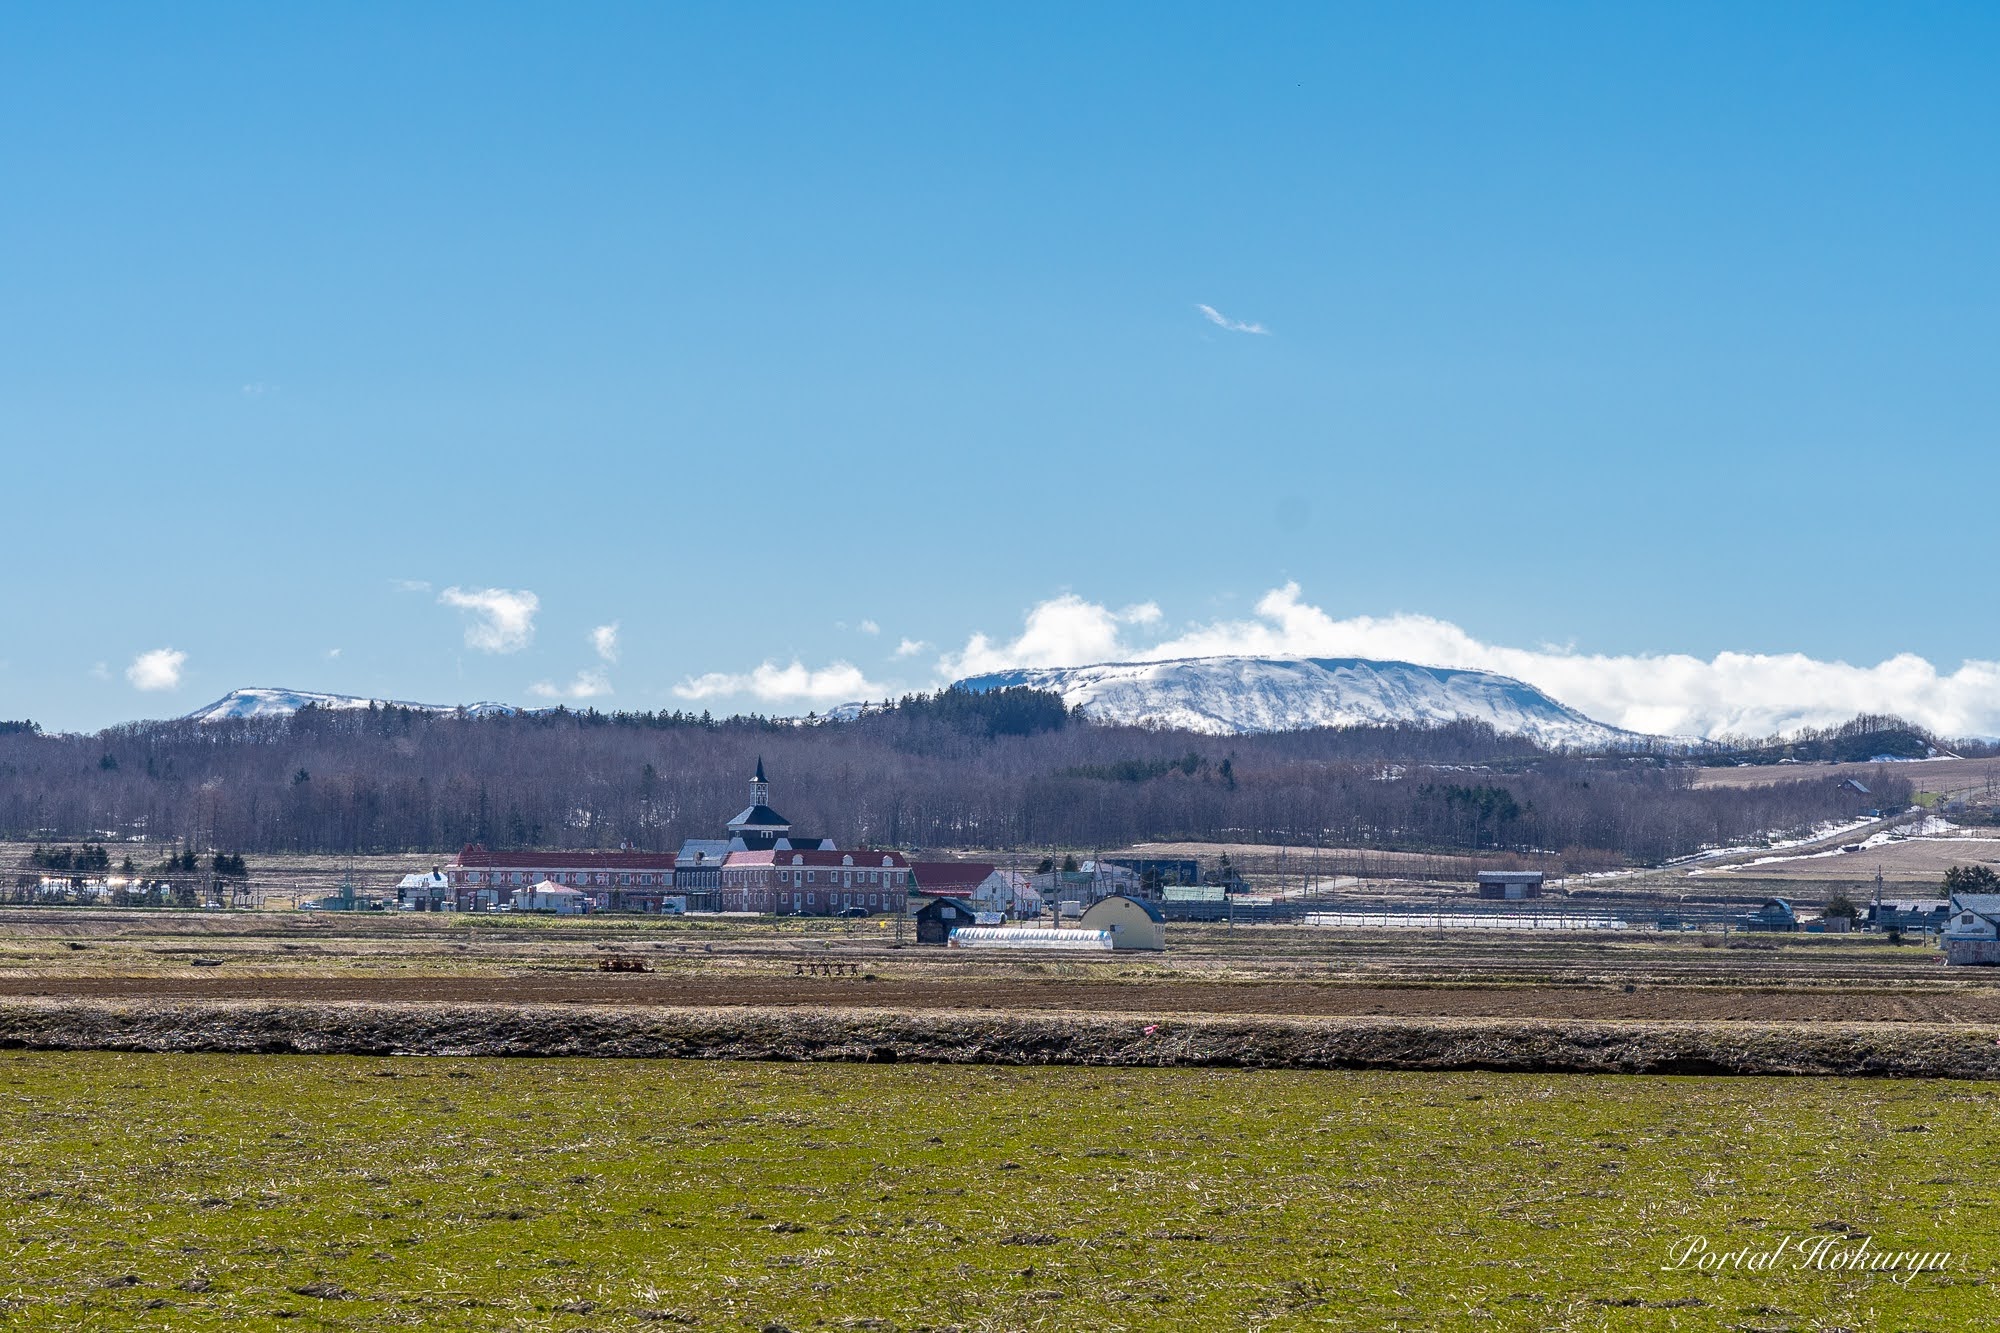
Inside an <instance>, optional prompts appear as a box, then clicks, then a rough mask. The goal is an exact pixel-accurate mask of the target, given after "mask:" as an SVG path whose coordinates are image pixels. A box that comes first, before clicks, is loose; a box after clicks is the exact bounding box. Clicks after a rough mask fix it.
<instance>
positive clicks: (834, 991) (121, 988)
mask: <svg viewBox="0 0 2000 1333" xmlns="http://www.w3.org/2000/svg"><path fill="white" fill-rule="evenodd" d="M22 995H31V996H46V997H51V998H63V999H120V1000H260V1001H274V1000H278V1001H302V1002H308V1003H310V1002H326V1001H372V1002H376V1003H410V1002H417V1003H424V1002H431V1003H449V1004H482V1003H486V1004H514V1005H518V1004H592V1005H604V1004H613V1005H655V1006H669V1007H677V1008H678V1007H703V1008H709V1007H732V1006H764V1007H772V1006H775V1007H795V1008H800V1009H807V1010H819V1009H826V1008H834V1007H839V1008H855V1007H865V1008H884V1009H899V1010H924V1009H929V1010H939V1009H998V1010H1013V1011H1018V1010H1036V1011H1043V1012H1048V1011H1056V1012H1061V1011H1072V1012H1077V1013H1097V1014H1112V1013H1124V1014H1144V1015H1156V1014H1168V1013H1174V1014H1215V1015H1231V1014H1264V1015H1293V1016H1299V1017H1343V1016H1357V1015H1384V1016H1395V1017H1409V1018H1547V1019H1647V1020H1682V1019H1686V1020H1706V1021H1746V1022H1774V1021H1790V1022H1799V1021H1804V1022H1813V1021H1821V1022H1839V1023H1871V1022H1890V1023H1984V1024H1992V1023H2000V992H1996V991H1991V990H1983V989H1982V990H1964V991H1958V992H1955V993H1929V994H1910V993H1902V994H1897V993H1889V992H1879V991H1877V992H1871V991H1853V990H1849V991H1842V992H1839V993H1829V992H1826V991H1818V992H1815V991H1811V990H1782V989H1779V990H1752V989H1738V988H1723V987H1713V988H1711V987H1690V986H1674V987H1666V988H1661V989H1657V990H1655V989H1647V988H1640V989H1637V990H1634V991H1632V992H1629V993H1628V992H1626V991H1625V990H1623V989H1622V988H1618V987H1586V986H1478V987H1447V986H1425V987H1376V986H1353V985H1311V984H1299V983H1249V984H1227V983H1215V982H1177V981H1164V982H1157V983H1150V984H1136V985H1135V984H1130V983H1125V984H1120V983H1115V982H1103V983H1099V982H1090V981H1037V980H992V981H977V982H963V981H948V980H944V981H898V980H882V981H872V982H871V981H861V980H833V979H822V978H812V977H804V978H790V977H768V976H766V977H759V976H744V977H735V978H729V979H719V978H718V979H713V980H710V979H702V978H687V977H655V976H603V977H597V976H564V977H549V976H533V977H519V978H510V977H426V978H364V977H237V978H230V977H214V978H209V977H185V978H183V977H158V976H153V977H115V976H113V977H103V976H100V977H7V978H0V996H22Z"/></svg>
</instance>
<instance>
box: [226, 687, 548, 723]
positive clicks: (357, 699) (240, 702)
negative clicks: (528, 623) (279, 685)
mask: <svg viewBox="0 0 2000 1333" xmlns="http://www.w3.org/2000/svg"><path fill="white" fill-rule="evenodd" d="M307 704H315V705H317V706H319V707H321V708H338V709H349V708H366V707H368V706H369V705H370V704H375V705H378V706H393V707H396V708H414V709H417V710H418V711H420V712H425V713H455V712H457V711H458V705H457V704H413V703H407V702H405V701H404V700H401V699H369V698H364V697H361V696H358V695H352V694H319V693H316V692H314V691H312V690H281V689H273V688H271V687H269V686H262V685H257V686H251V687H250V688H248V689H242V690H231V691H230V692H229V693H227V694H225V695H223V696H222V697H221V698H220V699H217V700H216V701H215V702H214V703H212V704H209V705H208V706H207V707H205V708H197V709H195V710H194V711H193V712H192V713H189V714H188V715H187V720H188V721H190V722H222V721H225V720H227V719H229V718H241V717H290V716H291V715H292V714H293V713H296V712H298V711H299V710H300V709H301V708H304V707H305V706H306V705H307ZM465 711H466V712H467V713H469V714H471V715H472V716H474V717H485V716H488V715H490V714H494V713H504V714H511V713H515V712H518V711H519V710H518V709H516V708H514V707H512V706H511V705H509V704H496V703H477V704H467V705H465Z"/></svg>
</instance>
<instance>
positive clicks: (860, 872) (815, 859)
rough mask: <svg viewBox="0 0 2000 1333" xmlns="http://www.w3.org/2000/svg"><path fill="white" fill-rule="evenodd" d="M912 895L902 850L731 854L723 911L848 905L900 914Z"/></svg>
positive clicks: (826, 910) (806, 910)
mask: <svg viewBox="0 0 2000 1333" xmlns="http://www.w3.org/2000/svg"><path fill="white" fill-rule="evenodd" d="M909 896H910V863H909V862H908V861H905V860H904V859H903V857H902V855H901V853H898V852H884V851H876V850H873V849H871V848H865V847H864V848H856V849H854V850H852V851H845V852H842V851H791V850H781V849H778V848H773V849H771V850H769V851H743V852H731V853H730V854H729V859H728V860H726V861H724V862H723V863H722V910H723V911H725V912H777V913H780V914H783V915H789V916H837V915H839V914H840V913H841V912H844V911H846V910H848V909H849V908H857V907H858V908H861V909H863V910H864V911H867V912H871V913H873V912H900V911H902V910H903V908H904V905H905V904H906V903H908V901H909Z"/></svg>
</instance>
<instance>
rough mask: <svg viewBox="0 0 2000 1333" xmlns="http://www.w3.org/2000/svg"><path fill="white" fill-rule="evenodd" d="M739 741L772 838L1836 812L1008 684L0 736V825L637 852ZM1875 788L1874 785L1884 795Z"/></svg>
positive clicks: (1520, 844)
mask: <svg viewBox="0 0 2000 1333" xmlns="http://www.w3.org/2000/svg"><path fill="white" fill-rule="evenodd" d="M759 757H762V759H763V760H764V762H765V766H766V768H767V770H768V771H769V774H770V777H771V781H772V804H774V805H775V806H777V808H778V809H779V810H781V811H783V812H784V813H785V814H786V815H787V816H788V817H789V818H790V819H791V820H792V821H793V823H794V826H795V827H796V828H797V829H798V830H799V831H800V832H802V833H812V834H819V835H823V836H829V837H833V838H836V839H838V840H840V841H841V842H842V843H844V844H860V843H871V844H879V845H885V846H896V847H912V846H916V847H930V848H941V847H966V848H980V847H987V848H993V847H1035V846H1047V845H1050V844H1055V845H1060V846H1064V847H1076V848H1093V847H1115V846H1120V845H1123V844H1127V843H1131V842H1134V841H1142V840H1153V839H1183V838H1185V839H1203V840H1210V839H1229V840H1247V841H1272V842H1280V841H1282V842H1287V843H1292V844H1310V843H1312V842H1314V841H1318V842H1320V843H1321V844H1323V845H1328V846H1335V845H1345V846H1384V847H1411V848H1435V849H1443V850H1468V849H1487V850H1504V849H1510V848H1513V849H1531V848H1532V849H1551V850H1558V851H1569V852H1571V853H1572V856H1573V859H1574V860H1575V862H1576V863H1577V864H1604V863H1607V862H1615V861H1621V860H1626V859H1634V860H1640V861H1654V860H1658V859H1661V858H1664V857H1668V856H1672V855H1677V854H1680V853H1684V852H1687V851H1691V850H1694V849H1695V848H1697V847H1699V846H1702V845H1707V844H1713V843H1718V842H1732V841H1739V840H1741V839H1743V838H1746V837H1750V836H1754V835H1755V834H1756V833H1758V832H1761V831H1763V830H1767V829H1774V828H1792V827H1797V826H1799V825H1801V824H1804V823H1809V822H1811V821H1813V820H1816V819H1820V818H1825V817H1830V816H1833V815H1836V814H1845V813H1848V812H1849V811H1848V807H1849V806H1851V805H1852V803H1853V797H1852V795H1851V793H1850V794H1848V795H1842V794H1841V793H1839V792H1837V791H1836V790H1834V788H1833V784H1831V783H1829V782H1826V781H1824V780H1817V781H1815V780H1811V779H1802V780H1800V781H1797V782H1788V783H1779V784H1775V785H1772V786H1768V787H1759V788H1755V789H1751V790H1736V791H1727V792H1723V791H1708V790H1702V791H1697V790H1694V789H1693V787H1692V781H1691V770H1689V769H1687V768H1684V767H1680V766H1678V765H1673V766H1670V765H1669V763H1668V762H1667V761H1666V760H1663V759H1654V758H1646V757H1633V756H1622V757H1615V758H1609V759H1600V760H1591V759H1582V758H1575V757H1566V756H1559V755H1553V754H1549V753H1546V752H1544V751H1542V750H1540V749H1538V748H1537V747H1535V746H1534V745H1533V744H1531V743H1529V742H1527V741H1525V740H1522V739H1520V738H1518V737H1511V736H1500V735H1497V734H1495V733H1494V732H1493V731H1492V730H1491V729H1490V728H1488V727H1486V726H1483V725H1480V724H1477V723H1465V722H1460V723H1452V724H1448V725H1444V726H1438V727H1413V726H1369V727H1351V728H1340V729H1322V730H1313V731H1296V732H1284V733H1275V734H1270V735H1261V736H1235V737H1216V736H1210V735H1201V734H1195V733H1188V732H1175V731H1168V730H1157V729H1142V728H1135V727H1123V726H1107V725H1101V724H1097V723H1092V722H1090V721H1088V720H1086V719H1084V718H1082V717H1080V716H1079V715H1078V714H1076V713H1075V712H1073V711H1071V710H1069V709H1068V708H1066V707H1065V706H1064V705H1063V702H1062V700H1061V699H1060V698H1059V697H1057V696H1054V695H1052V694H1047V693H1044V692H1041V691H1036V690H1026V689H1023V690H1003V691H997V692H993V693H989V694H984V695H972V694H969V693H967V692H964V691H946V692H945V693H943V694H940V695H928V696H914V697H912V698H909V699H905V700H903V701H901V702H900V703H898V704H893V705H890V706H888V707H886V708H881V709H877V710H874V711H871V712H868V713H866V714H865V715H863V716H861V717H859V718H856V719H853V720H849V721H837V722H825V723H821V724H818V725H799V724H797V723H795V722H780V721H774V720H770V719H762V718H732V719H728V720H717V719H713V718H709V717H707V716H705V715H704V716H689V715H686V714H649V713H630V714H604V713H597V712H582V713H574V712H565V711H560V710H558V711H554V712H549V713H537V714H529V715H520V716H511V717H509V716H487V717H472V716H460V715H454V714H437V713H429V712H423V711H419V710H414V709H406V708H397V707H384V708H367V709H357V710H341V711H335V710H328V709H319V708H310V707H309V708H305V709H302V710H300V711H299V712H298V713H296V714H294V715H292V716H290V717H279V718H250V719H242V720H230V721H221V722H196V721H190V720H181V721H174V722H149V723H137V724H133V725H130V726H125V727H118V728H114V729H112V730H110V731H106V732H102V733H99V734H97V735H94V736H73V735H56V736H50V735H42V734H39V733H38V732H37V731H35V730H34V729H33V728H30V727H14V728H0V834H4V835H5V836H7V837H10V838H24V839H38V840H44V841H49V840H60V839H81V838H89V839H101V840H118V839H125V838H129V837H132V836H135V835H144V836H146V837H148V838H151V839H154V840H159V841H173V842H177V843H180V842H186V843H191V844H192V845H194V846H196V847H199V848H202V849H211V848H213V849H225V850H231V851H239V852H241V851H251V852H259V851H273V850H306V851H332V852H340V851H399V850H400V851H411V852H421V853H427V854H428V853H446V852H450V851H453V850H455V849H456V848H458V847H460V846H462V845H463V844H465V843H468V842H480V843H484V844H486V845H488V846H495V847H502V846H522V845H550V846H570V847H615V846H617V845H619V844H620V843H621V842H628V841H629V842H631V843H633V844H635V845H637V846H640V847H648V848H662V849H664V848H669V847H674V846H677V845H678V844H679V842H680V840H681V839H682V838H685V837H690V836H694V837H713V836H717V835H719V834H720V832H721V829H722V825H723V823H724V821H725V820H727V819H728V818H729V816H730V815H731V814H733V813H734V812H735V811H736V810H738V809H740V808H741V807H742V805H743V804H744V800H745V797H746V795H747V787H746V782H747V779H748V777H749V774H750V772H751V769H752V767H753V766H754V764H755V763H756V761H757V759H758V758H759ZM1888 781H1889V782H1890V783H1891V784H1892V785H1891V787H1890V789H1889V790H1887V791H1885V790H1884V788H1883V787H1881V786H1877V787H1876V788H1875V791H1876V797H1875V799H1876V800H1877V801H1890V800H1894V799H1896V797H1895V794H1894V788H1893V783H1894V782H1895V781H1897V779H1894V778H1893V777H1890V778H1889V779H1888ZM1903 785H1904V787H1907V785H1908V784H1907V783H1904V784H1903Z"/></svg>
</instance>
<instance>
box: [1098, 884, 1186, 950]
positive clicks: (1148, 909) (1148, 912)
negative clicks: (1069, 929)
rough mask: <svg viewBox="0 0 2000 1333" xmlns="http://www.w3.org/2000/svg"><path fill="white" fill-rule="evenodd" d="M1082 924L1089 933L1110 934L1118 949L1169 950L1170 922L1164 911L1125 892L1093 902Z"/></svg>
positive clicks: (1113, 943) (1112, 944) (1112, 942)
mask: <svg viewBox="0 0 2000 1333" xmlns="http://www.w3.org/2000/svg"><path fill="white" fill-rule="evenodd" d="M1078 924H1080V925H1081V926H1082V927H1083V928H1084V929H1085V930H1103V931H1109V932H1110V934H1111V947H1112V948H1114V949H1164V948H1166V947H1167V919H1166V918H1165V917H1164V916H1161V915H1160V909H1159V908H1157V907H1155V906H1154V905H1153V904H1151V903H1149V902H1145V901H1143V900H1141V899H1138V898H1128V897H1126V896H1125V895H1124V894H1122V893H1114V894H1112V895H1111V896H1110V897H1109V898H1104V899H1100V900H1099V901H1097V902H1095V903H1092V904H1091V905H1090V910H1089V911H1087V912H1085V913H1084V914H1083V920H1082V921H1081V922H1079V923H1078Z"/></svg>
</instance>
